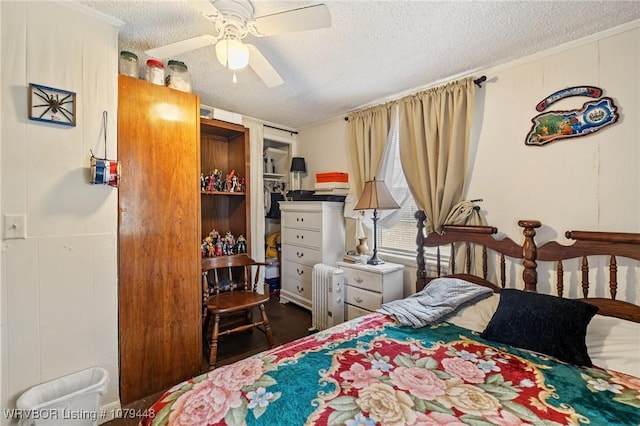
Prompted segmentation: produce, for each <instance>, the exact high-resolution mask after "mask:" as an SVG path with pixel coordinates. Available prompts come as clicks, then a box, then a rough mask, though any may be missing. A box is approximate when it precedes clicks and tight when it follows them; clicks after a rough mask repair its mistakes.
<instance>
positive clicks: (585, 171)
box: [298, 21, 640, 303]
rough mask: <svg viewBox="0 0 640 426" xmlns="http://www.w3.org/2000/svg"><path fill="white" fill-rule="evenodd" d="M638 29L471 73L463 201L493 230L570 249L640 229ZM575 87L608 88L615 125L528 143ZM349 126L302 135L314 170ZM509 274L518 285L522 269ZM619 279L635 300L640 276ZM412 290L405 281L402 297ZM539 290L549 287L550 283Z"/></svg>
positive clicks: (569, 102)
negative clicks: (527, 229) (527, 226)
mask: <svg viewBox="0 0 640 426" xmlns="http://www.w3.org/2000/svg"><path fill="white" fill-rule="evenodd" d="M639 26H640V21H636V22H633V23H631V24H629V25H626V26H624V27H619V28H616V29H614V30H612V31H609V32H606V33H601V34H596V35H594V36H592V37H589V38H587V39H582V40H578V41H576V42H573V43H570V44H568V45H564V46H561V47H558V48H556V49H553V50H550V51H546V52H541V53H539V54H537V55H535V56H532V57H528V58H523V59H522V60H519V61H516V62H512V63H509V64H505V65H503V66H500V67H495V68H493V69H488V70H484V71H478V72H476V73H474V75H477V76H479V75H482V74H486V75H487V78H488V81H487V82H486V83H485V84H484V85H483V87H482V88H481V89H478V91H477V108H476V112H475V114H476V116H475V121H476V123H475V125H474V129H473V132H472V133H473V138H472V146H471V158H470V164H469V185H468V187H467V188H468V190H467V195H468V196H467V198H468V199H475V198H482V199H484V202H483V203H482V204H481V207H482V210H483V212H484V214H485V216H486V218H487V221H488V222H489V224H491V225H494V226H497V227H498V229H499V230H500V231H501V232H503V233H505V234H507V235H509V236H511V238H513V239H514V240H516V241H518V242H519V241H522V237H521V235H522V234H521V229H520V228H519V227H518V225H517V221H518V220H519V219H536V220H540V221H542V223H543V227H542V228H541V229H539V232H538V237H537V238H536V240H537V241H538V242H539V243H542V242H545V241H548V240H551V239H558V240H560V241H561V242H564V243H568V242H567V241H566V240H565V239H564V232H565V231H567V230H570V229H574V230H603V231H604V230H606V231H618V232H640V213H639V211H640V143H638V134H639V133H640V124H639V123H640V120H638V118H639V117H640V29H639ZM579 85H593V86H598V87H600V88H602V89H603V90H604V95H605V96H609V97H611V98H612V99H613V100H614V102H615V104H616V105H617V106H618V108H619V111H618V112H619V113H620V120H619V122H618V123H616V124H614V125H612V126H610V127H607V128H605V129H602V130H600V131H599V132H596V133H595V134H592V135H589V136H585V137H579V138H573V139H569V140H560V141H556V142H553V143H551V144H549V145H545V146H543V147H534V146H525V144H524V140H525V137H526V135H527V133H528V132H529V130H530V128H531V118H533V117H534V116H535V115H536V114H537V111H536V109H535V106H536V104H537V103H538V102H540V101H541V100H542V99H544V98H545V97H547V96H549V95H550V94H552V93H554V92H556V91H557V90H560V89H564V88H567V87H571V86H579ZM586 100H590V99H588V98H584V97H580V98H568V99H564V100H562V101H559V102H557V103H556V104H553V105H552V106H551V108H549V110H556V109H574V108H580V107H581V106H582V104H583V103H584V102H586ZM343 127H344V119H343V117H336V118H335V119H334V120H333V121H331V122H327V123H324V124H322V125H319V126H314V127H309V128H307V129H303V130H302V131H301V133H300V138H299V143H298V145H299V151H300V152H304V153H309V154H308V158H309V159H310V160H308V168H309V169H310V170H330V169H333V168H334V164H336V161H337V158H336V157H337V155H336V153H338V152H344V132H342V133H340V132H339V131H334V132H329V131H328V130H330V129H339V128H343ZM341 135H342V136H341ZM327 136H331V137H327ZM321 152H324V155H319V154H320V153H321ZM338 161H339V160H338ZM344 161H346V159H345V160H344ZM340 164H341V165H345V164H346V163H340ZM347 235H349V234H347ZM541 266H544V265H541ZM541 270H542V271H543V269H541ZM407 276H408V274H405V279H407ZM513 276H514V279H519V275H518V273H517V271H516V272H515V273H514V275H513ZM619 276H620V280H621V281H623V280H624V279H625V278H628V279H629V281H630V285H629V286H627V287H626V288H622V289H621V292H620V293H619V298H622V299H626V300H629V301H632V302H633V301H635V302H636V303H639V302H640V272H638V271H637V268H636V269H635V270H629V271H621V272H620V274H619ZM539 278H540V279H539V282H541V283H542V282H543V281H544V280H545V279H548V278H549V277H548V274H545V273H544V272H543V273H541V274H540V277H539ZM411 279H413V278H411ZM571 279H572V280H573V281H574V282H575V280H576V276H575V274H574V275H573V276H572V277H571ZM411 284H412V283H406V282H405V292H406V290H407V288H410V285H411ZM541 288H542V290H543V291H551V289H550V286H549V285H548V284H542V287H541ZM602 294H604V293H602ZM599 295H600V294H599Z"/></svg>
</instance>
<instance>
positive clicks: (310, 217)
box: [282, 211, 322, 230]
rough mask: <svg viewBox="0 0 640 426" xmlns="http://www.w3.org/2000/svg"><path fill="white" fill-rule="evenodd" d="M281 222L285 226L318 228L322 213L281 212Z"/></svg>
mask: <svg viewBox="0 0 640 426" xmlns="http://www.w3.org/2000/svg"><path fill="white" fill-rule="evenodd" d="M282 223H283V224H284V226H285V227H287V228H305V229H315V230H320V228H321V227H322V213H320V212H296V211H289V212H287V211H285V212H282Z"/></svg>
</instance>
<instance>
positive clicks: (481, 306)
mask: <svg viewBox="0 0 640 426" xmlns="http://www.w3.org/2000/svg"><path fill="white" fill-rule="evenodd" d="M499 301H500V294H499V293H494V294H493V295H491V296H490V297H487V298H484V299H482V300H479V301H477V302H476V303H473V304H470V305H467V304H465V305H464V306H463V307H462V308H460V309H458V310H457V311H455V312H454V313H453V314H452V315H449V316H447V317H446V318H444V321H447V322H450V323H452V324H455V325H457V326H459V327H464V328H467V329H469V330H474V331H478V332H482V331H484V329H485V328H486V327H487V324H488V323H489V321H490V320H491V317H492V316H493V314H494V312H495V311H496V308H497V307H498V302H499ZM586 344H587V351H588V352H589V357H590V358H591V361H592V362H593V365H596V366H598V367H601V368H605V369H607V370H615V371H618V372H620V373H625V374H630V375H632V376H635V377H640V323H635V322H632V321H627V320H623V319H619V318H613V317H607V316H604V315H595V316H594V317H593V318H592V319H591V321H590V322H589V326H588V327H587V337H586Z"/></svg>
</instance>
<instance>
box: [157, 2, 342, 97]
mask: <svg viewBox="0 0 640 426" xmlns="http://www.w3.org/2000/svg"><path fill="white" fill-rule="evenodd" d="M189 3H190V4H191V5H192V6H193V7H194V8H195V9H196V10H197V11H199V12H200V13H201V14H202V16H204V17H205V18H207V19H208V20H210V21H212V22H213V23H214V25H215V29H216V30H217V34H216V35H213V34H202V35H199V36H196V37H192V38H188V39H186V40H182V41H178V42H175V43H171V44H167V45H165V46H160V47H156V48H153V49H149V50H146V51H145V53H146V54H147V55H149V56H151V57H154V58H160V59H165V58H169V57H172V56H174V55H177V54H180V53H184V52H188V51H190V50H194V49H198V48H201V47H205V46H211V45H215V46H216V57H217V58H218V61H220V63H221V64H222V65H224V66H225V67H227V68H229V69H231V70H233V71H234V75H233V81H234V82H235V81H236V76H235V70H237V69H241V68H244V67H246V66H247V65H249V66H250V67H251V68H252V69H253V70H254V71H255V73H256V74H258V76H259V77H260V78H261V79H262V81H263V82H264V83H265V84H266V85H267V87H274V86H278V85H280V84H282V83H283V80H282V77H280V75H279V74H278V72H277V71H276V70H275V69H274V68H273V67H272V66H271V64H270V63H269V61H268V60H267V59H266V58H265V57H264V56H263V55H262V53H260V51H259V50H258V48H256V47H255V46H254V45H252V44H248V43H243V42H242V39H243V38H244V37H245V36H246V35H247V34H252V35H254V36H257V37H265V36H271V35H276V34H282V33H288V32H295V31H305V30H313V29H319V28H328V27H330V26H331V15H330V14H329V9H328V8H327V6H326V5H324V4H317V5H313V6H308V7H302V8H299V9H290V10H286V11H283V12H278V13H274V14H271V15H264V16H259V17H255V18H254V17H253V13H254V8H253V4H252V3H251V1H250V0H211V1H209V0H196V1H190V2H189Z"/></svg>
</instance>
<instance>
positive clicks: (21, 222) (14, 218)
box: [3, 214, 27, 240]
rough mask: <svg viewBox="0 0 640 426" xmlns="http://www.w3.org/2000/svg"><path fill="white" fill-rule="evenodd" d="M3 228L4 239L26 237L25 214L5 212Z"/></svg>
mask: <svg viewBox="0 0 640 426" xmlns="http://www.w3.org/2000/svg"><path fill="white" fill-rule="evenodd" d="M3 229H4V232H3V235H4V239H5V240H13V239H19V238H20V239H24V238H27V216H26V215H23V214H5V215H4V228H3Z"/></svg>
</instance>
